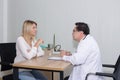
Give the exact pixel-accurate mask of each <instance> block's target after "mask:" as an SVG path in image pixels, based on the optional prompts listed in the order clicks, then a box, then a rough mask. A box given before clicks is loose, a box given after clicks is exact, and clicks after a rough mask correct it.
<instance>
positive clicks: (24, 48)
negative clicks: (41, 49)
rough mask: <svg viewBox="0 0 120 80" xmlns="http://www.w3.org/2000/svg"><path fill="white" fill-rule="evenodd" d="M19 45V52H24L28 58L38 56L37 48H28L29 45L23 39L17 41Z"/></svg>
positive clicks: (23, 54)
mask: <svg viewBox="0 0 120 80" xmlns="http://www.w3.org/2000/svg"><path fill="white" fill-rule="evenodd" d="M16 44H17V46H18V50H19V52H20V53H21V54H22V56H23V57H25V58H26V59H31V58H33V57H35V56H36V53H37V48H36V47H32V48H31V49H30V50H29V49H28V48H27V45H25V43H24V41H23V39H18V40H17V42H16Z"/></svg>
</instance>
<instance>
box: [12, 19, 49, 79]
mask: <svg viewBox="0 0 120 80" xmlns="http://www.w3.org/2000/svg"><path fill="white" fill-rule="evenodd" d="M36 34H37V23H36V22H34V21H32V20H26V21H24V23H23V28H22V35H21V36H20V37H18V39H17V41H16V51H17V56H16V57H15V61H14V62H19V61H23V60H29V59H32V58H34V57H39V56H43V55H44V51H43V50H42V49H41V47H40V46H39V45H40V44H42V43H43V40H42V39H38V40H37V41H36V40H35V36H36ZM19 79H20V80H47V79H46V78H45V77H44V76H43V75H42V73H40V71H38V70H28V69H27V70H26V69H21V70H19Z"/></svg>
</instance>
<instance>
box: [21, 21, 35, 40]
mask: <svg viewBox="0 0 120 80" xmlns="http://www.w3.org/2000/svg"><path fill="white" fill-rule="evenodd" d="M33 24H35V25H36V26H37V23H36V22H35V21H32V20H25V21H24V23H23V28H22V36H23V37H24V38H28V37H29V35H28V34H29V32H30V29H31V27H32V25H33ZM32 38H33V37H32ZM33 40H34V38H33Z"/></svg>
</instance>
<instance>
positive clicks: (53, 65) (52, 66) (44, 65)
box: [13, 51, 71, 71]
mask: <svg viewBox="0 0 120 80" xmlns="http://www.w3.org/2000/svg"><path fill="white" fill-rule="evenodd" d="M48 54H49V51H45V55H44V56H41V57H38V58H33V59H31V60H26V61H22V62H18V63H14V64H13V67H20V68H34V69H41V70H56V71H64V70H65V69H66V68H68V67H69V66H70V65H71V64H70V63H69V62H65V61H58V60H57V61H56V60H48V57H49V55H48ZM52 56H59V55H58V54H57V55H52Z"/></svg>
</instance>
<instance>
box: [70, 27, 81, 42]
mask: <svg viewBox="0 0 120 80" xmlns="http://www.w3.org/2000/svg"><path fill="white" fill-rule="evenodd" d="M72 36H73V39H74V40H76V41H80V40H81V39H82V37H83V31H78V30H77V29H76V27H74V29H73V33H72Z"/></svg>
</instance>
